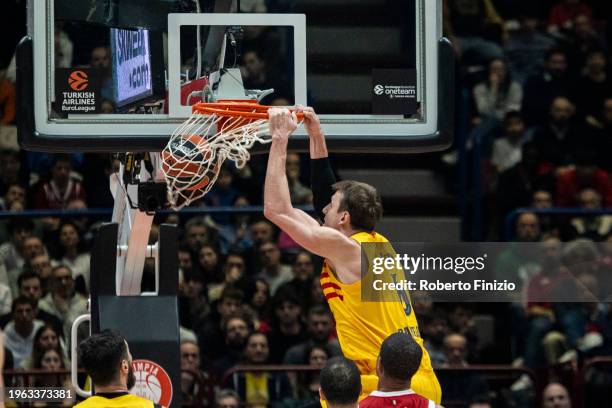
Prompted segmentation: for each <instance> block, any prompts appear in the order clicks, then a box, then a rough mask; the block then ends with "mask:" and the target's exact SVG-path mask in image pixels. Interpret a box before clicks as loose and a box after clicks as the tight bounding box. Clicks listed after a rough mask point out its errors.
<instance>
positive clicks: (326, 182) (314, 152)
mask: <svg viewBox="0 0 612 408" xmlns="http://www.w3.org/2000/svg"><path fill="white" fill-rule="evenodd" d="M297 109H298V110H299V111H301V112H303V113H304V127H305V128H306V132H307V133H308V138H309V141H310V186H311V187H310V188H311V189H312V203H313V206H314V208H315V211H316V213H317V215H318V216H319V218H321V219H323V218H324V214H323V209H324V208H325V207H326V206H327V205H328V204H329V203H330V202H331V197H332V194H333V190H332V186H333V185H334V183H335V182H336V177H335V176H334V172H333V170H332V168H331V164H330V162H329V158H328V152H327V144H326V143H325V134H324V133H323V129H321V123H320V121H319V117H318V116H317V114H316V113H315V111H314V109H312V108H311V107H309V106H298V107H297Z"/></svg>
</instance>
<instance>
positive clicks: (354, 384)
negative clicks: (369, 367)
mask: <svg viewBox="0 0 612 408" xmlns="http://www.w3.org/2000/svg"><path fill="white" fill-rule="evenodd" d="M320 379H321V388H320V391H319V393H320V396H321V399H322V400H324V401H326V402H327V406H328V407H330V408H335V407H356V406H357V400H358V399H359V394H360V393H361V377H360V374H359V369H358V368H357V365H356V364H355V363H354V362H353V361H351V360H348V359H346V358H345V357H333V358H330V359H329V360H327V363H326V364H325V367H323V369H322V370H321V377H320Z"/></svg>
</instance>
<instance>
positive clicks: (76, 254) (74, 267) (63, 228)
mask: <svg viewBox="0 0 612 408" xmlns="http://www.w3.org/2000/svg"><path fill="white" fill-rule="evenodd" d="M59 243H60V257H59V259H58V260H57V261H58V264H60V265H66V266H67V267H69V268H70V270H71V271H72V277H73V278H74V279H75V280H76V281H78V280H83V283H84V286H85V287H84V288H78V287H77V290H79V289H81V290H80V292H82V293H87V290H88V289H89V260H90V254H89V252H85V251H82V250H81V233H80V231H79V229H78V228H77V226H76V225H75V224H74V223H72V222H70V221H66V222H64V223H62V225H60V227H59ZM77 286H78V285H77Z"/></svg>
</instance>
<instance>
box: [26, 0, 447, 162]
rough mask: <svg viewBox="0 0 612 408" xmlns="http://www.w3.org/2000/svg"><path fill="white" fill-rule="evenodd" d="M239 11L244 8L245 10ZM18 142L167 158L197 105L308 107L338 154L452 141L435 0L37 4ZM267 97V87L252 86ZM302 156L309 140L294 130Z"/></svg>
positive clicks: (56, 0) (44, 0) (41, 0)
mask: <svg viewBox="0 0 612 408" xmlns="http://www.w3.org/2000/svg"><path fill="white" fill-rule="evenodd" d="M238 7H239V9H238ZM28 8H29V10H28V12H29V20H28V33H29V38H27V39H25V40H24V41H23V42H22V43H21V44H20V47H19V49H18V95H19V98H20V100H21V101H23V103H20V104H19V106H20V114H21V115H22V117H26V118H28V119H29V120H27V121H20V122H25V123H24V124H20V126H21V127H20V129H19V134H20V140H21V143H22V145H23V146H24V147H25V148H29V149H32V150H47V151H73V150H79V151H126V150H127V151H134V150H160V149H161V148H162V147H163V146H164V144H165V142H166V141H167V140H168V136H169V135H170V134H171V133H172V131H173V130H174V129H175V128H176V127H177V126H178V125H179V124H180V123H181V122H182V121H184V120H185V119H186V118H187V117H188V115H189V114H190V112H191V105H193V104H195V103H198V102H200V101H215V100H222V99H245V100H247V99H252V98H259V99H260V100H261V103H263V104H269V105H294V104H306V105H310V106H313V107H314V108H315V110H316V111H317V113H319V115H320V117H321V121H322V124H323V128H324V131H325V133H326V135H327V138H328V140H329V145H330V147H331V149H332V150H337V151H354V152H358V151H363V152H370V151H379V152H383V151H389V152H402V151H424V150H436V149H441V148H444V147H446V146H447V145H448V144H450V141H451V129H452V117H453V103H452V101H453V98H454V97H453V89H452V88H453V86H452V78H453V75H454V72H453V71H454V69H453V57H452V51H451V49H450V45H449V43H448V42H447V41H445V40H444V39H443V38H442V36H441V6H440V2H438V1H431V0H406V1H395V0H296V1H286V0H248V1H247V0H242V1H239V0H238V1H237V0H234V1H231V0H207V1H205V0H200V1H198V0H194V1H187V0H84V1H79V2H74V1H71V0H30V1H29V3H28ZM257 91H260V92H257ZM296 135H297V136H296V137H295V138H294V143H295V144H294V146H293V147H294V148H298V149H299V148H303V147H305V146H306V143H305V141H306V136H305V131H304V130H303V129H299V130H298V131H297V133H296Z"/></svg>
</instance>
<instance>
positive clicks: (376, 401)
mask: <svg viewBox="0 0 612 408" xmlns="http://www.w3.org/2000/svg"><path fill="white" fill-rule="evenodd" d="M389 406H393V407H397V408H438V406H437V405H436V404H435V403H434V402H433V401H431V400H428V399H427V398H425V397H423V396H421V395H418V394H416V393H415V392H414V391H412V390H405V391H397V392H381V391H374V392H372V393H371V394H370V395H368V396H367V397H366V398H364V399H363V400H361V401H360V402H359V408H379V407H389Z"/></svg>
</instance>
